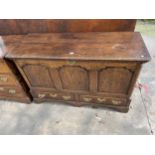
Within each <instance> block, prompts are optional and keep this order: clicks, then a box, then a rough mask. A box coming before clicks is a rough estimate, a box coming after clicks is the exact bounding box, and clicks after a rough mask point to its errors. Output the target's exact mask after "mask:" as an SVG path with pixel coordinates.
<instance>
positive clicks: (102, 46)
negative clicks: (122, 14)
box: [6, 32, 150, 62]
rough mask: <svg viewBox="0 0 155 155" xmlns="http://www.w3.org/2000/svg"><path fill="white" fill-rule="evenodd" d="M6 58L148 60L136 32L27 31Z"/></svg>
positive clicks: (140, 38) (146, 52) (141, 41)
mask: <svg viewBox="0 0 155 155" xmlns="http://www.w3.org/2000/svg"><path fill="white" fill-rule="evenodd" d="M6 57H7V58H13V59H16V58H27V59H59V60H60V59H62V60H65V59H67V60H112V61H142V62H145V61H149V60H150V55H149V53H148V51H147V49H146V47H145V44H144V42H143V39H142V37H141V35H140V33H138V32H105V33H103V32H102V33H100V32H91V33H48V34H29V35H27V36H26V37H24V38H23V40H22V41H21V43H20V45H19V46H18V47H16V48H15V49H13V50H12V52H9V53H8V54H7V55H6Z"/></svg>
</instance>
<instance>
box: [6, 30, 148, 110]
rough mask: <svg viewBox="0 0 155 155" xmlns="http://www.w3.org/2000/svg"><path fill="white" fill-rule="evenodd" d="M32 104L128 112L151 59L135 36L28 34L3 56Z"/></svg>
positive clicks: (116, 34) (139, 38) (114, 33)
mask: <svg viewBox="0 0 155 155" xmlns="http://www.w3.org/2000/svg"><path fill="white" fill-rule="evenodd" d="M6 58H7V59H10V60H11V61H14V63H15V64H16V66H17V67H18V69H19V71H20V73H21V74H22V76H23V77H24V79H25V81H26V82H27V84H28V86H29V88H30V92H31V94H32V96H33V98H34V101H35V102H38V103H39V102H43V101H52V100H56V101H63V102H64V101H65V102H68V103H71V104H73V105H76V106H81V105H87V104H88V105H89V104H90V105H93V106H105V107H111V108H114V109H116V110H118V111H122V112H127V111H128V109H129V103H130V96H131V94H132V91H133V88H134V84H135V82H136V79H137V77H138V74H139V72H140V69H141V66H142V64H143V63H145V62H147V61H149V60H150V55H149V53H148V51H147V49H146V47H145V45H144V42H143V40H142V37H141V35H140V33H138V32H109V33H51V34H50V33H48V34H29V35H27V36H25V37H24V39H23V40H22V41H21V43H20V45H19V46H18V47H16V48H15V49H13V50H12V52H9V53H8V54H7V55H6Z"/></svg>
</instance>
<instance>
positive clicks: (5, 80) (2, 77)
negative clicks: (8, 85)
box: [0, 76, 8, 82]
mask: <svg viewBox="0 0 155 155" xmlns="http://www.w3.org/2000/svg"><path fill="white" fill-rule="evenodd" d="M0 81H2V82H7V81H8V78H7V77H5V76H1V77H0Z"/></svg>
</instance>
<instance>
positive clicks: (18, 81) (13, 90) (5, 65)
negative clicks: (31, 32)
mask: <svg viewBox="0 0 155 155" xmlns="http://www.w3.org/2000/svg"><path fill="white" fill-rule="evenodd" d="M22 38H23V36H20V35H19V36H5V37H0V99H1V100H11V101H12V100H13V101H19V102H25V103H30V102H31V99H30V96H29V94H28V93H27V92H28V88H27V87H26V85H25V83H24V82H23V78H22V77H21V76H20V74H19V72H18V71H17V68H16V67H15V65H14V64H13V63H12V62H11V61H9V60H6V59H5V58H4V57H5V55H6V53H9V52H10V51H12V50H13V49H14V48H15V47H16V46H18V44H19V42H20V40H22Z"/></svg>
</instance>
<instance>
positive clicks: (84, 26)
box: [0, 19, 136, 35]
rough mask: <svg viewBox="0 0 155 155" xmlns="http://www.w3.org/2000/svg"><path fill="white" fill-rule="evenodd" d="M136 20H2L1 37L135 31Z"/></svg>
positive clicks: (0, 22) (0, 21)
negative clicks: (31, 34)
mask: <svg viewBox="0 0 155 155" xmlns="http://www.w3.org/2000/svg"><path fill="white" fill-rule="evenodd" d="M135 24H136V20H134V19H0V35H12V34H27V33H53V32H54V33H55V32H58V33H59V32H114V31H134V29H135Z"/></svg>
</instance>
